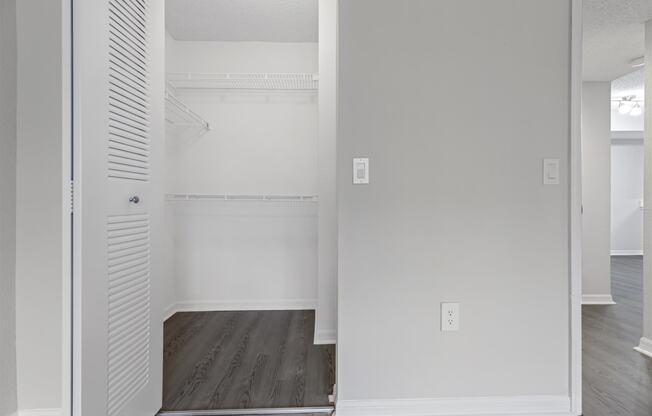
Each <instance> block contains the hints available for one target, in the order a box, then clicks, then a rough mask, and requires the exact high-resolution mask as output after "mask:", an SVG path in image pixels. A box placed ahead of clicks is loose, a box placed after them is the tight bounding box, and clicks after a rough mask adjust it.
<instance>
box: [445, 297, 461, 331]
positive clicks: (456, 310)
mask: <svg viewBox="0 0 652 416" xmlns="http://www.w3.org/2000/svg"><path fill="white" fill-rule="evenodd" d="M441 330H442V331H444V332H447V331H459V330H460V304H459V303H442V304H441Z"/></svg>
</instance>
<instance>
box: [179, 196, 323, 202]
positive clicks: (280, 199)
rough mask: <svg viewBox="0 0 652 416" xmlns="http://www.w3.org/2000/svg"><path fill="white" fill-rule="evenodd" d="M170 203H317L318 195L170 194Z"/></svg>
mask: <svg viewBox="0 0 652 416" xmlns="http://www.w3.org/2000/svg"><path fill="white" fill-rule="evenodd" d="M166 199H167V200H168V201H180V202H183V201H264V202H317V201H319V197H318V196H317V195H225V194H168V195H166Z"/></svg>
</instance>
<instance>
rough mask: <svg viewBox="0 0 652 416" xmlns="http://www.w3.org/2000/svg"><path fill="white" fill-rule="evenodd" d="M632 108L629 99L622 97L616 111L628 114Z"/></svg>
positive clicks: (632, 105) (632, 104)
mask: <svg viewBox="0 0 652 416" xmlns="http://www.w3.org/2000/svg"><path fill="white" fill-rule="evenodd" d="M633 109H634V103H633V102H632V101H631V100H626V99H623V100H621V101H620V104H619V105H618V112H619V113H620V114H623V115H625V114H629V113H630V112H631V111H632V110H633Z"/></svg>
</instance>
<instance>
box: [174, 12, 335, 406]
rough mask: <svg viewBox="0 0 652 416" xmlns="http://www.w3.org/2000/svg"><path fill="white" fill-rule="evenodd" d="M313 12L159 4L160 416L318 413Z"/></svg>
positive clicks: (321, 389) (326, 361) (323, 366)
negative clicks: (167, 414)
mask: <svg viewBox="0 0 652 416" xmlns="http://www.w3.org/2000/svg"><path fill="white" fill-rule="evenodd" d="M318 8H319V5H318V2H317V1H316V0H314V1H312V0H303V1H281V0H278V1H275V0H268V1H247V2H242V1H226V0H222V1H214V2H205V1H196V2H187V1H180V0H168V1H166V9H167V10H166V26H167V27H166V29H167V30H166V46H165V55H166V58H165V61H166V80H165V82H166V90H165V120H166V131H165V144H166V146H165V153H166V156H165V161H166V168H165V170H166V172H165V173H166V178H167V179H166V192H165V193H166V196H165V199H166V213H165V217H166V227H167V229H166V232H167V234H166V236H167V240H166V241H165V246H166V247H165V251H166V253H167V254H168V255H167V256H166V257H167V258H166V262H167V264H166V268H167V270H168V271H167V273H168V275H169V276H168V279H170V282H169V283H170V284H169V285H168V286H167V287H168V290H167V293H166V295H165V297H166V303H167V304H166V305H165V306H166V307H167V311H166V321H165V326H164V328H165V330H164V357H163V359H164V364H163V365H164V374H163V411H187V410H225V409H242V408H246V409H256V412H258V413H266V412H270V411H278V409H279V408H286V409H290V410H293V409H294V410H296V408H309V409H310V411H311V412H315V413H317V412H324V413H328V412H330V411H332V405H331V400H332V396H331V395H332V393H333V385H334V384H335V348H334V345H333V342H332V341H326V342H321V343H320V345H317V344H316V343H315V338H316V336H315V325H316V322H315V321H316V310H317V308H318V303H319V299H320V295H319V291H320V280H319V269H320V264H319V262H320V259H319V253H320V232H319V230H320V226H321V227H323V224H322V225H320V196H319V194H320V189H321V188H322V187H323V179H320V159H323V158H324V156H323V155H320V151H322V152H323V150H320V149H322V148H323V143H322V144H320V100H319V95H320V93H321V92H320V76H319V67H320V45H319V43H318V33H319V28H318ZM322 54H323V52H322ZM332 94H333V95H334V92H332ZM321 118H323V117H321ZM333 140H334V138H333ZM332 148H333V149H334V143H333V147H332ZM333 160H334V158H333ZM333 169H334V166H333ZM334 180H335V178H334V177H333V178H332V181H333V186H334ZM329 214H330V215H333V212H331V213H329ZM321 286H324V285H323V282H322V284H321ZM331 309H333V308H331ZM329 313H330V312H329ZM332 313H334V311H333V312H332ZM329 396H331V397H329ZM270 409H275V410H270Z"/></svg>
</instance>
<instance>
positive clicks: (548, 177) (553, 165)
mask: <svg viewBox="0 0 652 416" xmlns="http://www.w3.org/2000/svg"><path fill="white" fill-rule="evenodd" d="M559 176H560V173H559V159H543V184H544V185H559Z"/></svg>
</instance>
